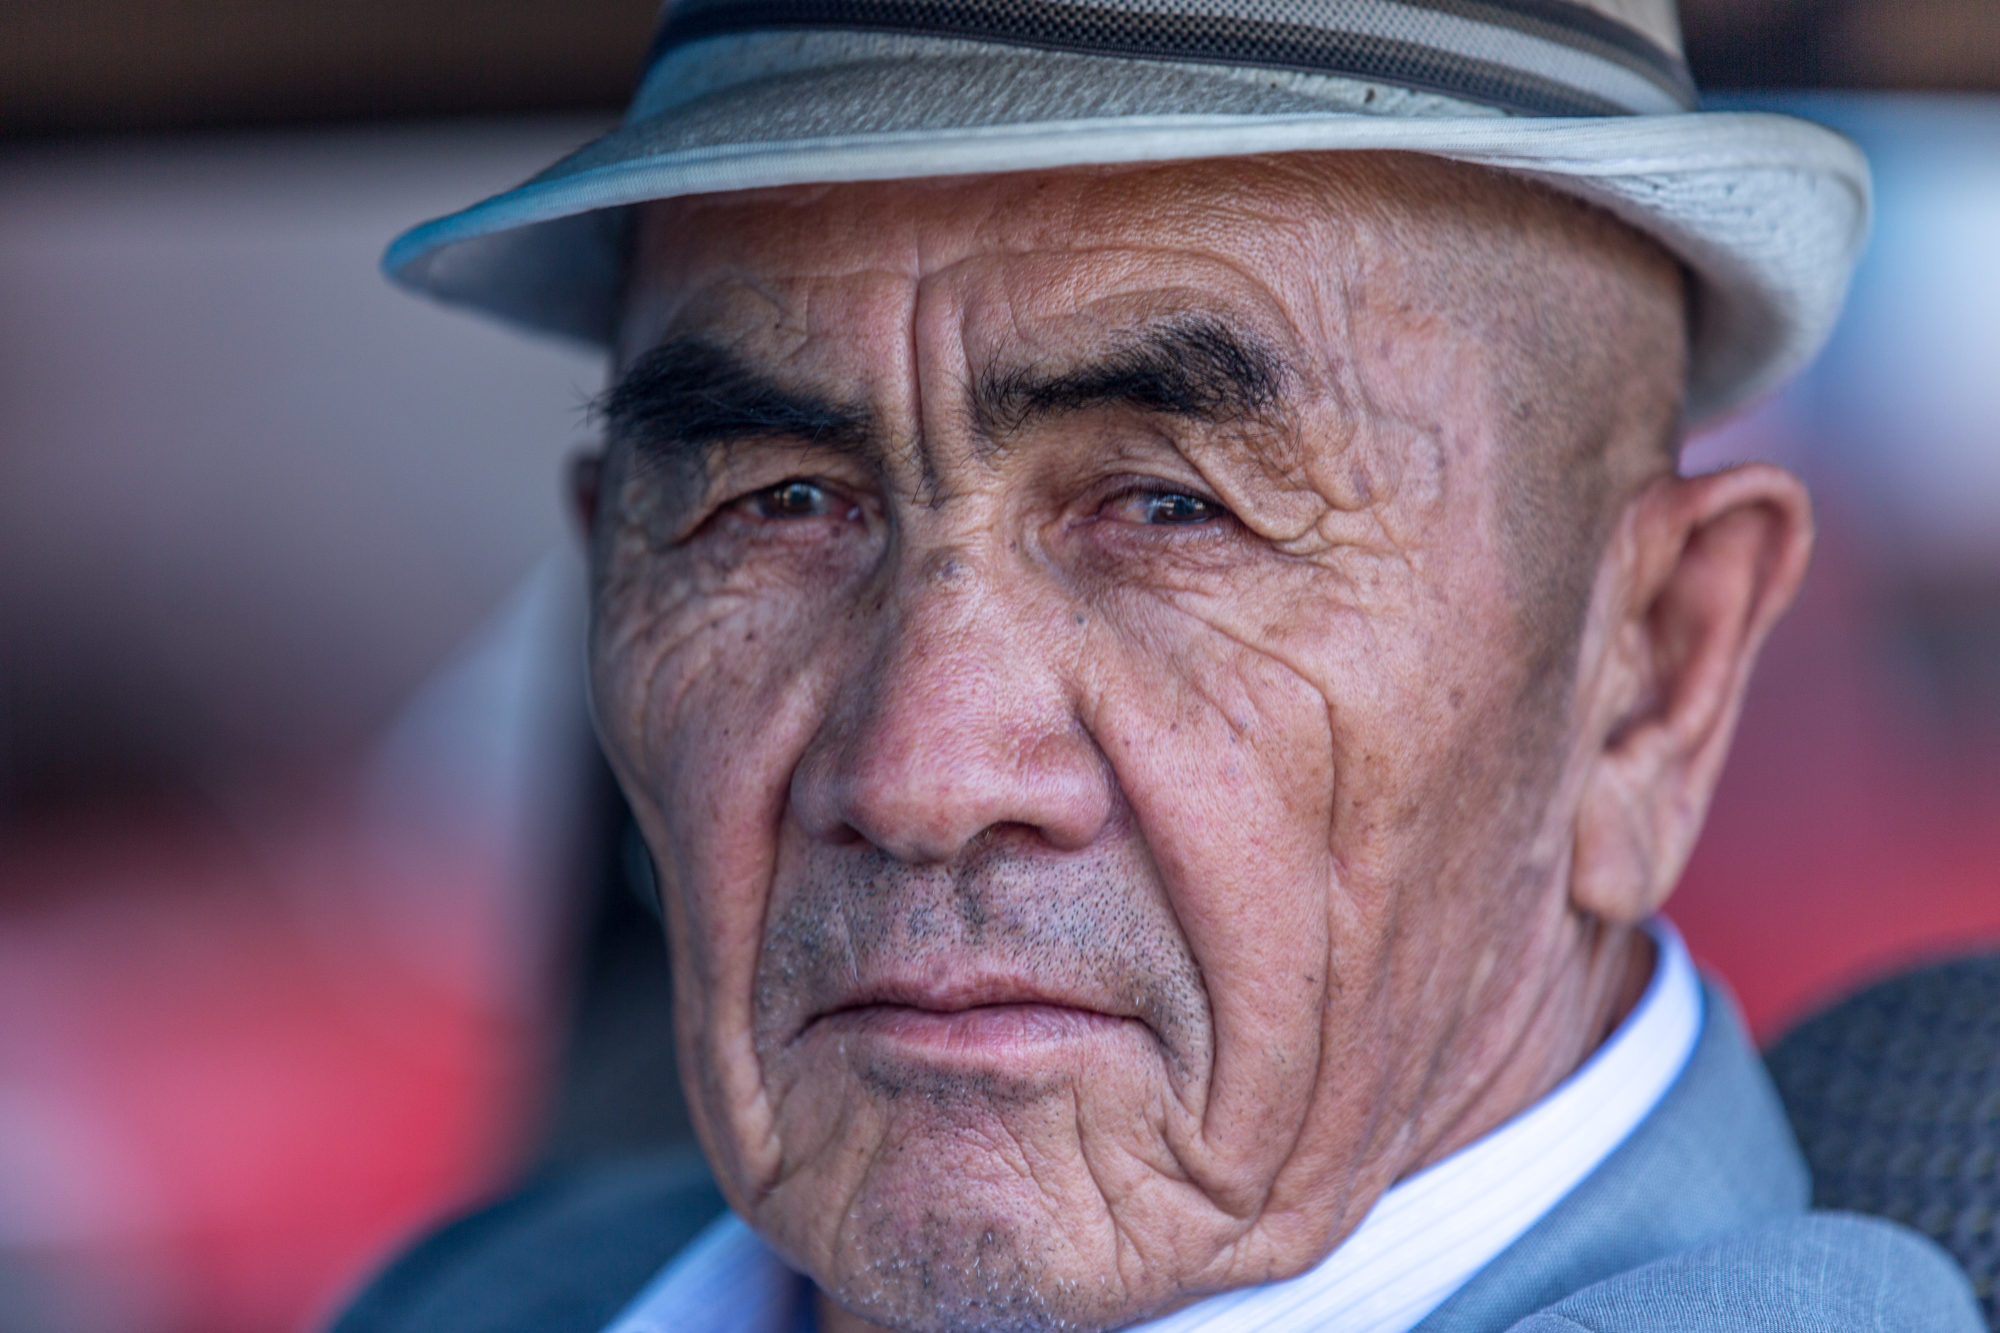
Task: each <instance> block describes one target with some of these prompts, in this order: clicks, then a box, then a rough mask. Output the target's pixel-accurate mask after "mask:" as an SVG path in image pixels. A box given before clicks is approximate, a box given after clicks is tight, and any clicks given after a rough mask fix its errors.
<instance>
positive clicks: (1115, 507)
mask: <svg viewBox="0 0 2000 1333" xmlns="http://www.w3.org/2000/svg"><path fill="white" fill-rule="evenodd" d="M1102 514H1103V516H1104V517H1105V518H1111V519H1117V520H1119V521H1121V522H1125V523H1143V524H1147V525H1150V526H1154V527H1179V528H1184V527H1194V526H1196V525H1199V524H1202V523H1213V522H1215V521H1216V520H1218V519H1222V518H1227V517H1228V516H1229V511H1228V510H1226V509H1224V508H1223V507H1222V506H1221V505H1219V504H1217V503H1216V502H1215V501H1213V500H1210V499H1207V498H1205V497H1203V496H1199V495H1193V494H1190V493H1189V492H1187V491H1147V490H1132V491H1127V492H1125V493H1124V494H1123V495H1119V496H1116V497H1114V498H1113V499H1112V500H1111V501H1110V502H1109V503H1107V504H1106V505H1105V506H1104V509H1103V510H1102Z"/></svg>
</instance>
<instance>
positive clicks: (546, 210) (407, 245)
mask: <svg viewBox="0 0 2000 1333" xmlns="http://www.w3.org/2000/svg"><path fill="white" fill-rule="evenodd" d="M1065 60H1066V61H1067V62H1070V64H1069V65H1067V66H1065V74H1064V76H1063V77H1059V78H1049V77H1046V75H1047V73H1048V71H1049V68H1050V66H1049V59H1048V57H1047V56H1040V57H1037V56H1033V55H1026V54H1023V53H1019V52H1011V51H1000V52H995V53H993V54H991V55H983V56H972V57H957V58H953V59H951V60H909V59H883V60H872V61H863V62H855V63H851V64H846V65H840V66H836V67H833V68H830V69H819V70H813V71H808V72H795V73H786V74H780V75H777V76H774V77H770V78H763V79H756V80H752V81H749V82H745V83H741V84H738V85H735V86H733V87H727V88H724V89H721V90H719V91H716V92H712V93H709V94H707V95H706V96H702V97H699V98H696V99H694V100H692V101H690V102H687V103H684V104H682V105H679V106H675V107H673V108H671V109H669V110H667V111H665V112H663V113H661V114H656V115H653V116H650V117H646V118H644V119H637V120H633V121H629V122H628V123H626V124H625V125H623V126H621V127H619V128H618V129H615V130H613V131H612V132H610V133H609V134H607V135H605V136H603V137H602V138H600V139H597V140H595V141H594V142H592V143H590V144H588V145H586V146H585V147H584V148H582V149H580V150H578V151H577V152H576V153H573V154H571V155H570V156H569V157H567V158H565V159H563V160H562V161H561V162H558V163H556V164H555V165H554V166H552V167H550V168H549V169H548V170H547V171H544V172H543V173H542V174H540V175H539V176H537V177H535V178H534V179H532V180H530V181H529V182H527V183H526V184H524V185H522V186H520V187H519V188H517V189H514V190H510V191H507V192H506V193H503V194H500V195H497V196H495V197H493V198H491V199H488V200H486V201H484V202H482V203H479V204H476V205H474V206H473V207H471V208H467V209H465V210H463V211H461V212H458V213H454V214H451V215H449V216H447V217H443V218H440V219H437V220H436V221H433V222H429V223H426V224H424V225H422V226H420V227H417V228H415V229H414V230H412V231H410V232H408V233H407V234H405V235H404V236H402V237H400V238H399V239H398V240H397V241H396V242H395V243H394V244H393V245H392V246H391V247H390V249H389V251H388V253H387V255H386V256H385V257H384V261H383V263H384V267H385V268H386V269H387V271H388V272H389V274H390V275H391V276H392V277H393V278H394V279H395V280H396V281H398V282H400V283H402V284H404V285H405V286H408V287H410V288H413V289H416V290H419V291H422V292H425V293H427V294H429V295H431V296H434V297H436V298H438V299H440V300H444V301H447V302H451V303H454V304H460V305H465V306H470V307H473V308H476V309H478V310H481V311H484V312H486V313H489V314H492V315H496V316H499V317H501V318H504V319H507V320H510V321H513V322H515V323H517V324H520V325H523V326H526V327H529V328H533V329H537V330H541V331H544V332H549V333H555V334H561V335H567V336H569V337H573V338H578V339H582V340H585V341H588V342H592V343H597V344H608V342H609V340H610V338H611V336H612V333H613V329H614V323H615V318H616V311H617V302H618V291H619V286H620V283H621V282H622V278H623V274H622V268H623V225H622V224H623V211H624V210H625V209H627V208H628V207H629V206H631V205H633V204H638V203H644V202H647V201H652V200H660V199H671V198H675V197H679V196H684V195H691V194H708V193H717V192H722V191H733V190H746V189H757V188H764V187H771V186H784V185H805V184H821V183H835V182H850V181H880V180H903V179H920V178H925V177H939V176H956V175H970V174H985V173H993V172H1016V171H1030V170H1041V169H1049V168H1059V167H1076V166H1088V165H1113V164H1132V163H1145V162H1168V161H1176V160H1190V159H1196V158H1214V157H1235V156H1244V155H1250V154H1268V153H1286V152H1325V151H1364V150H1373V151H1393V152H1415V153H1425V154H1430V155H1434V156H1438V157H1444V158H1449V159H1452V160H1454V161H1459V162H1466V163H1471V164H1475V165H1478V166H1484V167H1489V168H1493V169H1496V170H1500V171H1506V172H1510V173H1513V174H1515V175H1520V176H1526V177H1529V178H1532V179H1535V180H1539V181H1542V182H1544V183H1545V184H1547V185H1548V186H1550V187H1552V188H1554V189H1557V190H1560V191H1563V192H1565V193H1567V194H1570V195H1574V196H1576V197H1579V198H1582V199H1584V200H1587V201H1589V202H1591V203H1593V204H1595V205H1597V206H1599V207H1601V208H1604V209H1606V210H1607V211H1609V212H1610V213H1612V214H1614V215H1615V216H1617V217H1619V218H1620V219H1622V220H1623V221H1625V222H1626V223H1627V224H1628V225H1630V226H1632V227H1634V228H1636V229H1638V230H1639V231H1641V232H1644V233H1646V234H1648V235H1650V236H1652V237H1654V238H1655V239H1657V240H1658V241H1659V242H1660V243H1661V244H1662V245H1664V246H1665V247H1666V248H1667V249H1668V250H1670V251H1671V252H1673V253H1674V254H1675V255H1677V256H1678V257H1679V258H1680V259H1681V260H1682V262H1683V263H1685V264H1686V265H1687V267H1688V270H1689V271H1690V273H1691V274H1692V275H1693V276H1694V279H1695V283H1696V290H1695V293H1694V306H1693V319H1694V327H1693V330H1692V340H1693V341H1692V362H1691V368H1690V383H1689V393H1688V416H1689V419H1690V421H1691V422H1692V423H1694V424H1700V423H1701V422H1703V421H1707V420H1711V419H1713V418H1715V417H1716V416H1718V415H1721V414H1723V413H1725V412H1727V411H1729V410H1730V409H1732V408H1734V407H1736V406H1738V405H1740V404H1742V403H1744V402H1746V401H1748V400H1750V399H1752V398H1755V397H1757V396H1758V395H1760V394H1762V393H1764V392H1765V391H1767V390H1768V389H1770V388H1772V387H1774V386H1775V385H1777V384H1778V383H1780V382H1781V381H1783V380H1784V379H1786V378H1788V377H1789V376H1790V375H1791V374H1792V373H1794V372H1795V371H1797V370H1798V369H1799V368H1800V367H1802V366H1803V365H1804V364H1805V363H1806V362H1807V361H1809V360H1810V359H1811V358H1812V357H1813V356H1814V355H1815V354H1816V353H1817V352H1818V351H1819V349H1820V347H1821V346H1822V345H1823V344H1824V342H1825V341H1826V338H1827V336H1828V335H1829V334H1830V333H1831V331H1832V327H1833V324H1834V321H1835V319H1836V318H1837V317H1838V315H1839V312H1840V307H1841V304H1842V302H1843V300H1844V299H1845V296H1846V291H1847V286H1848V282H1849V279H1850V277H1851V275H1852V273H1853V270H1854V266H1855V263H1856V261H1857V260H1858V258H1859V255H1860V251H1861V248H1862V245H1863V243H1864V241H1865V239H1866V236H1867V231H1868V224H1869V214H1870V183H1869V174H1868V167H1867V163H1866V161H1865V159H1864V158H1863V157H1862V155H1861V153H1860V151H1859V150H1858V149H1857V148H1855V146H1854V145H1853V144H1851V143H1850V142H1848V140H1846V139H1845V138H1842V137H1841V136H1840V135H1838V134H1835V133H1833V132H1832V131H1830V130H1827V129H1824V128H1822V127H1820V126H1817V125H1814V124H1812V123H1810V122H1808V121H1803V120H1798V119H1794V118H1792V117H1788V116H1777V115H1769V114H1763V113H1736V112H1715V113H1706V112H1697V113H1688V114H1680V115H1661V116H1618V117H1605V118H1593V119H1558V118H1536V117H1513V116H1497V115H1477V114H1468V115H1444V116H1439V115H1414V116H1413V115H1388V114H1373V113H1369V112H1358V111H1351V110H1336V109H1326V108H1325V107H1324V105H1323V104H1320V103H1317V102H1316V101H1315V99H1313V98H1311V97H1308V96H1302V95H1300V94H1298V93H1297V92H1296V91H1293V90H1291V89H1288V88H1286V87H1284V86H1280V85H1277V84H1275V83H1274V84H1273V85H1270V86H1266V85H1260V84H1255V83H1249V84H1246V83H1244V82H1243V81H1241V80H1228V79H1220V78H1212V77H1207V76H1204V75H1203V74H1201V73H1200V72H1199V71H1198V70H1194V69H1174V68H1172V67H1163V66H1161V65H1160V64H1159V63H1158V62H1140V61H1132V60H1124V59H1118V58H1098V57H1076V56H1070V57H1066V58H1065ZM1079 60H1080V61H1085V62H1087V65H1088V66H1090V67H1093V68H1094V71H1095V75H1094V77H1083V78H1078V77H1074V74H1073V68H1074V62H1076V61H1079ZM1139 66H1143V67H1144V68H1139V69H1134V68H1133V67H1139Z"/></svg>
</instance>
